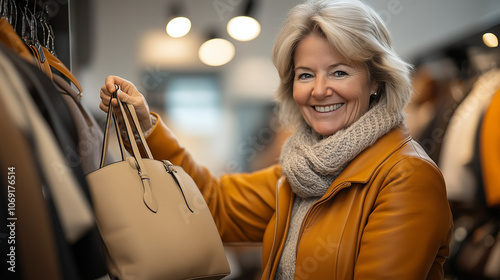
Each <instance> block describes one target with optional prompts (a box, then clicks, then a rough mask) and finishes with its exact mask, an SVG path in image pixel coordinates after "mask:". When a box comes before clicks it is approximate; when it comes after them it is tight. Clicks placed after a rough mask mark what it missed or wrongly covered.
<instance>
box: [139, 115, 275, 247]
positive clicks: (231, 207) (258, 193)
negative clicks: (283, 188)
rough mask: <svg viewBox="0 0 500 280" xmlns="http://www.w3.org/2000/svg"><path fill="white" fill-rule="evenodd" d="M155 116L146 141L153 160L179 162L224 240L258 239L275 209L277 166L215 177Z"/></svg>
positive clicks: (260, 238) (260, 237)
mask: <svg viewBox="0 0 500 280" xmlns="http://www.w3.org/2000/svg"><path fill="white" fill-rule="evenodd" d="M152 114H154V115H155V116H156V117H157V119H158V120H157V122H156V124H155V126H154V128H153V130H152V131H151V133H150V134H149V135H148V136H147V138H146V141H147V143H148V146H149V148H150V149H151V152H152V154H153V157H154V158H155V159H157V160H163V159H167V160H169V161H170V162H172V163H173V164H174V165H178V166H181V167H182V168H183V169H184V170H185V171H186V173H188V174H189V175H190V176H191V177H192V178H193V180H194V181H195V183H196V184H197V186H198V188H199V189H200V191H201V193H202V194H203V197H204V198H205V201H206V202H207V204H208V207H209V209H210V212H211V213H212V216H213V217H214V220H215V223H216V225H217V228H218V230H219V233H220V235H221V238H222V240H223V241H224V242H262V238H263V235H264V231H265V229H266V227H267V224H268V222H269V220H270V219H271V216H272V215H273V214H274V210H275V195H276V194H275V190H276V183H277V181H278V178H279V176H280V174H281V168H280V167H279V166H271V167H269V168H267V169H264V170H262V171H258V172H254V173H250V174H231V175H229V174H228V175H223V176H222V177H220V178H217V177H215V176H214V175H213V174H212V173H211V172H210V171H209V170H208V169H207V168H205V167H203V166H200V165H198V164H196V163H195V162H194V160H193V158H192V157H191V156H190V155H189V153H188V152H187V151H186V149H185V148H184V147H183V146H182V145H181V144H180V143H179V142H178V140H177V138H176V137H175V135H174V134H173V133H172V132H171V131H170V130H169V129H168V127H167V126H166V125H165V123H163V121H162V120H161V118H160V117H159V116H158V115H157V114H155V113H152Z"/></svg>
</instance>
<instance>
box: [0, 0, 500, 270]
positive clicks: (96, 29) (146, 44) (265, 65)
mask: <svg viewBox="0 0 500 280" xmlns="http://www.w3.org/2000/svg"><path fill="white" fill-rule="evenodd" d="M1 2H3V1H1ZM19 2H22V1H19ZM32 2H33V1H32ZM32 2H31V3H32ZM38 2H40V3H43V4H44V7H45V8H46V11H47V14H48V18H49V23H50V24H51V25H52V27H53V28H54V32H55V39H56V41H55V43H56V44H55V50H56V54H57V55H58V57H59V58H60V59H61V61H63V62H64V63H65V64H66V66H67V67H68V68H70V69H71V72H72V73H73V74H74V75H75V77H76V78H77V79H78V80H79V82H80V83H81V86H82V88H83V95H82V102H83V104H84V105H85V106H86V108H87V109H88V110H89V111H90V112H91V113H92V115H93V116H94V117H95V119H96V120H97V122H98V123H99V124H100V125H104V119H105V117H106V115H105V114H104V113H103V112H102V111H100V110H99V108H98V104H99V102H100V98H99V91H100V88H101V86H103V84H104V80H105V78H106V76H108V75H118V76H121V77H123V78H125V79H127V80H130V81H131V82H133V83H134V84H135V85H136V86H137V88H138V89H139V90H140V91H141V92H142V93H143V94H144V95H145V97H146V99H147V100H148V102H149V105H150V109H151V110H152V111H155V112H157V113H159V114H160V115H161V116H162V117H163V118H164V120H165V122H166V123H167V124H168V125H169V127H170V128H171V129H172V131H174V133H175V134H176V135H177V136H178V138H179V139H180V141H181V142H182V143H183V145H184V146H185V147H186V148H187V149H188V150H189V151H190V153H191V154H192V155H193V156H194V158H195V159H196V160H197V161H198V162H199V163H201V164H203V165H205V166H207V167H208V168H209V169H210V170H211V171H212V172H214V173H215V174H224V173H228V172H247V171H253V170H256V169H259V168H262V167H265V166H267V165H270V164H273V163H276V162H278V159H279V152H280V146H281V144H282V142H283V141H284V140H285V139H286V137H287V135H289V133H290V132H289V131H287V130H284V129H283V128H282V127H281V126H280V124H279V121H278V119H277V117H276V106H275V103H274V91H275V89H276V88H277V85H278V75H277V72H276V70H275V68H274V66H273V64H272V62H271V49H272V46H273V42H274V37H275V36H276V34H277V32H278V30H279V29H280V26H281V24H282V22H283V20H284V18H285V17H286V15H287V12H288V11H289V10H290V9H291V8H292V7H293V6H295V5H296V4H298V3H300V2H302V1H298V0H182V1H181V0H161V1H160V0H141V1H137V0H103V1H97V0H41V1H38ZM366 2H368V3H369V4H370V5H372V6H373V7H374V8H375V9H376V10H377V11H379V12H380V14H381V16H382V18H383V19H384V20H385V22H386V23H387V26H388V28H389V30H390V32H391V35H392V39H393V45H394V48H395V49H396V51H397V52H398V53H399V54H400V55H401V56H402V57H404V58H405V59H406V60H407V61H409V62H410V63H412V64H413V65H415V72H414V88H415V92H416V93H417V94H415V95H414V99H413V100H412V103H411V104H410V106H409V107H408V110H407V113H408V118H407V123H408V125H409V128H410V131H411V133H412V135H413V137H414V138H415V139H416V140H417V141H419V142H420V144H421V145H422V146H423V148H424V149H425V150H426V151H427V152H428V153H429V155H430V156H431V157H432V159H433V160H435V162H436V163H437V164H438V165H439V166H440V167H441V168H442V170H443V174H444V175H445V179H446V180H447V184H448V187H449V190H448V192H449V197H450V202H451V204H452V207H453V210H454V214H455V224H456V228H455V232H454V236H453V239H452V247H451V250H452V251H451V254H452V260H451V261H450V262H449V263H450V264H449V265H448V266H447V267H446V272H447V275H448V276H447V278H448V279H449V280H452V279H500V268H499V267H500V266H499V265H498V264H499V263H500V241H499V240H500V234H499V228H500V225H499V216H498V207H500V191H499V190H498V189H500V187H499V185H498V183H497V184H496V185H494V186H492V185H491V184H490V185H488V183H487V182H489V181H491V180H492V179H491V178H498V175H495V174H493V175H491V174H492V173H496V172H495V167H496V166H498V167H499V168H500V163H499V162H500V148H499V146H500V142H496V143H495V142H493V143H491V141H490V142H488V143H486V144H488V145H493V147H492V148H491V149H490V150H488V151H490V152H488V151H487V152H482V150H481V149H482V147H481V146H480V145H481V143H482V142H481V141H482V140H481V139H479V138H478V135H479V134H481V131H480V129H479V127H480V126H481V120H482V117H483V116H484V112H486V111H487V110H488V108H489V105H490V104H492V100H499V99H500V97H499V95H500V93H497V94H496V95H495V93H496V92H497V90H498V89H500V76H499V75H495V74H496V73H492V71H495V70H496V69H498V65H499V64H498V63H500V49H499V48H498V39H497V37H498V36H500V1H498V0H480V1H470V0H366ZM35 6H36V5H35ZM179 16H182V17H186V18H188V19H189V20H190V24H191V25H190V29H189V31H188V33H187V34H186V35H184V36H181V37H174V36H177V35H169V34H167V32H166V26H167V23H168V22H169V21H170V20H171V19H173V18H175V17H179ZM237 16H250V17H252V18H254V19H255V20H256V21H257V22H258V24H259V27H260V30H259V31H260V32H259V33H258V34H257V35H256V37H255V38H253V39H249V40H246V41H240V40H237V39H234V38H233V37H232V36H231V35H229V34H228V30H227V24H228V22H229V21H230V20H231V19H232V18H234V17H237ZM485 34H486V35H485ZM214 38H221V39H225V40H226V43H228V44H229V45H230V46H229V47H228V49H227V50H224V51H222V53H221V54H220V55H222V56H224V55H226V56H228V61H227V62H225V63H224V62H221V63H218V62H215V63H214V64H216V66H210V65H209V64H210V63H209V62H207V61H205V60H204V61H205V62H202V59H201V58H200V56H199V52H200V47H201V46H202V44H204V43H205V42H206V41H207V40H210V39H214ZM221 48H222V47H217V49H219V50H220V49H221ZM233 52H234V53H233ZM207 63H208V64H207ZM218 64H220V65H218ZM488 74H489V76H488ZM489 77H493V78H491V79H494V81H492V80H491V79H490V80H487V81H486V82H484V79H487V78H489ZM481 79H483V80H481ZM496 80H499V82H498V83H496ZM478 81H479V82H478ZM485 83H489V84H488V85H487V86H488V88H487V89H486V91H487V90H489V92H487V93H475V94H476V96H475V97H474V96H472V97H474V98H469V100H467V97H470V96H468V94H469V93H474V92H477V91H479V90H480V89H478V87H480V86H481V85H484V84H485ZM484 86H485V87H486V85H484ZM489 88H493V91H492V90H491V89H489ZM483 90H484V89H483ZM491 91H492V92H491ZM463 101H467V102H463ZM498 102H499V101H496V103H498ZM460 105H462V107H466V108H465V109H463V108H462V109H461V111H460V112H462V113H463V114H465V115H462V116H461V119H460V120H453V116H455V115H454V113H455V112H456V110H457V108H461V107H460ZM465 105H468V106H465ZM467 108H469V109H470V108H474V109H470V110H468V109H467ZM497 108H498V106H497ZM471 111H474V112H471ZM497 115H498V114H497ZM455 119H457V117H455ZM464 120H466V121H464ZM452 121H453V123H455V125H454V126H453V128H455V130H457V129H456V128H457V127H459V128H463V130H462V131H461V133H459V134H458V135H459V136H460V137H459V139H458V140H456V141H458V142H459V144H456V143H454V144H450V143H449V142H451V141H452V140H450V139H451V138H452V136H453V135H452V136H449V137H448V139H446V134H447V133H448V134H452V133H450V130H449V129H448V128H449V124H450V123H452ZM461 121H462V122H461ZM467 121H469V122H467ZM464 122H465V123H464ZM471 122H472V125H471V124H470V123H471ZM493 130H494V131H493ZM493 130H490V133H491V134H492V135H493V136H491V137H498V135H499V134H500V132H499V130H500V128H499V127H498V126H497V127H496V129H495V128H494V129H493ZM454 135H457V133H456V132H455V134H454ZM488 135H490V134H488ZM466 139H470V141H469V142H468V141H467V140H466ZM489 139H497V140H499V141H500V139H499V138H489ZM486 144H485V145H486ZM495 153H496V156H494V158H493V159H488V160H489V161H487V162H490V163H491V164H488V165H487V166H485V165H484V162H485V160H484V159H482V158H481V155H482V154H493V155H495ZM483 169H484V170H485V169H488V171H484V170H483ZM491 170H493V171H491ZM496 170H498V169H496ZM485 172H489V173H488V174H487V175H484V173H485ZM484 176H489V177H488V178H486V177H484ZM495 176H496V177H495ZM497 182H498V181H497ZM492 193H493V195H491V194H492ZM491 220H494V222H493V224H491V223H490V224H487V222H490V221H491ZM485 225H486V226H485ZM477 229H482V231H481V233H482V234H480V233H477V232H476V234H475V235H474V236H473V237H474V238H476V239H477V242H476V243H473V244H472V245H471V244H467V246H468V247H467V246H466V247H465V248H464V246H461V245H462V244H464V240H472V239H473V237H472V233H473V232H474V231H475V230H477ZM423 230H425V229H423ZM488 237H489V238H488ZM259 250H260V247H259V246H258V245H257V246H255V247H248V246H246V247H243V248H239V247H228V249H227V254H228V256H229V258H230V261H231V265H232V270H233V273H232V275H231V276H229V277H228V278H227V279H259V269H260V251H259ZM468 250H470V251H468ZM468 252H470V253H468ZM475 254H476V255H475ZM457 267H458V268H457ZM460 268H462V269H464V270H466V271H467V272H464V271H460Z"/></svg>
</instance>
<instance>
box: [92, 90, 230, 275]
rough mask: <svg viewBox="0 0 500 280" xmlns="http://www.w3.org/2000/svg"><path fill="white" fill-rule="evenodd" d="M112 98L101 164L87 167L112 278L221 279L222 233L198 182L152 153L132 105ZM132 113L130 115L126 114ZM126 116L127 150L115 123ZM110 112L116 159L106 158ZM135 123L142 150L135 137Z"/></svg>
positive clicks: (223, 267)
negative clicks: (116, 109) (90, 169)
mask: <svg viewBox="0 0 500 280" xmlns="http://www.w3.org/2000/svg"><path fill="white" fill-rule="evenodd" d="M113 99H116V100H117V101H118V105H119V109H120V114H115V113H114V112H113V111H114V109H113V107H112V104H111V101H110V107H109V108H110V109H109V111H108V116H107V121H106V128H105V131H104V143H103V151H102V156H101V157H102V159H101V168H100V169H98V170H96V171H94V172H91V173H90V174H88V175H87V179H88V182H89V186H90V191H91V196H92V200H93V204H94V212H95V217H96V220H97V225H98V228H99V232H100V233H101V235H102V240H103V243H104V245H105V249H106V252H107V264H108V268H109V274H110V276H111V277H112V278H113V279H116V278H118V279H140V280H153V279H168V280H172V279H221V278H223V277H224V276H226V275H228V274H229V273H230V269H229V264H228V262H227V259H226V255H225V252H224V248H223V245H222V241H221V239H220V236H219V233H218V231H217V228H216V226H215V223H214V220H213V218H212V216H211V214H210V212H209V209H208V206H207V205H206V203H205V200H204V199H203V196H202V195H201V193H200V191H199V190H198V187H197V186H196V184H195V183H194V181H193V180H192V178H191V177H190V176H189V175H188V174H187V173H186V172H185V171H184V170H183V169H182V168H181V167H179V166H174V165H173V164H171V163H170V162H169V161H166V160H164V161H158V160H154V159H153V157H152V156H151V151H150V150H149V148H148V146H147V143H146V141H145V140H144V136H143V133H142V132H141V128H140V126H139V122H138V120H137V116H136V114H135V110H134V107H133V106H131V105H129V104H123V103H122V102H121V101H120V100H119V99H118V98H117V97H116V92H115V93H113V96H112V98H111V100H113ZM125 110H127V111H128V113H129V114H130V115H131V119H132V122H130V121H129V120H128V119H129V117H127V114H126V113H127V112H126V111H125ZM118 115H121V116H120V121H121V122H123V123H124V124H125V128H126V132H127V136H128V139H132V141H129V142H130V147H131V152H130V153H131V156H129V154H130V153H127V152H125V149H124V144H123V139H122V137H121V135H120V132H119V129H118V119H117V118H118ZM111 119H114V121H115V128H116V130H115V132H116V134H117V138H118V142H119V145H120V149H121V154H122V160H121V161H118V162H115V163H112V164H109V165H106V166H104V162H105V157H106V152H107V149H108V139H109V134H110V123H111ZM131 123H132V125H134V128H135V130H136V132H137V133H138V136H139V138H140V143H142V149H143V153H145V154H146V156H145V158H142V157H141V154H140V151H139V146H138V144H137V143H136V141H134V139H135V137H134V133H133V130H132V127H131Z"/></svg>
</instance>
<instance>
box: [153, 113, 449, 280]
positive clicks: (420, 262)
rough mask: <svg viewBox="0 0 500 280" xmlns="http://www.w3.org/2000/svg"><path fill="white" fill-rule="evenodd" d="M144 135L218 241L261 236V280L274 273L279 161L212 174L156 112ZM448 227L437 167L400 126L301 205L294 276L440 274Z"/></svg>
mask: <svg viewBox="0 0 500 280" xmlns="http://www.w3.org/2000/svg"><path fill="white" fill-rule="evenodd" d="M157 117H158V116H157ZM147 142H148V145H149V146H150V148H151V150H152V153H153V155H154V157H155V158H156V159H168V160H170V161H171V162H172V163H174V164H176V165H180V166H182V167H183V168H184V169H185V170H186V172H187V173H188V174H190V175H191V176H192V177H193V179H194V180H195V182H196V183H197V184H198V186H199V188H200V190H201V192H202V193H203V196H204V198H205V200H206V201H207V204H208V206H209V208H210V211H211V212H212V215H213V217H214V220H215V222H216V224H217V227H218V229H219V232H220V235H221V237H222V239H223V241H224V242H262V246H263V257H262V265H263V268H264V271H263V275H262V279H274V276H275V273H276V268H277V265H278V262H279V259H280V256H281V253H282V250H283V247H284V244H285V240H286V236H287V232H288V227H289V224H290V216H291V210H292V205H293V200H294V195H293V193H292V191H291V189H290V186H289V184H288V182H287V180H286V178H285V177H284V175H283V174H282V172H281V168H280V166H278V165H275V166H271V167H269V168H267V169H264V170H262V171H258V172H255V173H250V174H228V175H224V176H222V177H220V178H218V177H215V176H214V175H213V174H211V173H210V171H208V170H207V169H206V168H204V167H201V166H199V165H197V164H196V163H195V162H194V161H193V159H192V158H191V157H190V155H189V154H188V153H187V152H186V151H185V149H184V148H183V147H182V146H181V145H180V144H179V143H178V141H177V140H176V138H175V136H174V135H173V134H172V133H171V132H170V131H169V129H168V128H167V127H166V126H165V124H164V123H163V122H162V121H161V119H160V118H159V117H158V122H157V123H156V125H155V127H154V129H153V131H152V132H151V133H150V135H149V136H148V137H147ZM451 229H452V216H451V212H450V208H449V205H448V201H447V198H446V190H445V182H444V180H443V177H442V175H441V172H440V171H439V169H438V168H437V166H436V165H435V164H434V162H432V160H431V159H430V158H429V157H428V156H427V154H426V153H425V152H424V151H423V150H422V148H421V147H420V146H419V145H418V144H417V143H416V142H415V141H413V140H412V138H411V136H410V135H409V132H408V129H407V128H406V126H401V127H399V128H396V129H394V130H393V131H391V132H389V133H388V134H386V135H385V136H383V137H382V138H380V139H379V140H378V141H377V142H376V143H375V144H374V145H373V146H372V147H369V148H367V149H366V150H365V151H363V152H362V153H361V154H359V155H358V157H357V158H356V159H354V160H353V161H352V162H351V163H350V164H349V165H348V166H347V167H346V168H345V170H344V171H343V172H342V173H341V174H340V175H339V176H338V178H337V179H336V180H335V181H334V182H333V183H332V185H331V186H330V188H329V189H328V190H327V192H326V193H325V194H324V195H323V197H322V198H321V199H319V200H318V201H317V202H316V203H315V204H314V205H313V206H312V207H311V209H310V210H309V211H308V213H307V214H306V216H305V218H304V222H303V224H302V226H301V229H300V232H299V242H298V244H297V262H296V269H295V279H313V280H318V279H338V280H346V279H370V280H373V279H394V280H402V279H404V280H409V279H443V278H444V276H443V263H444V261H445V259H446V257H447V256H448V253H449V247H448V245H449V242H450V238H451Z"/></svg>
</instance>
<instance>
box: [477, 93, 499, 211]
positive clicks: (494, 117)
mask: <svg viewBox="0 0 500 280" xmlns="http://www.w3.org/2000/svg"><path fill="white" fill-rule="evenodd" d="M499 121H500V89H499V90H498V91H497V92H496V94H495V96H494V97H493V99H492V100H491V103H490V105H489V107H488V109H487V110H486V112H485V114H484V117H483V122H482V125H481V131H480V139H479V141H480V158H481V170H482V175H483V184H484V192H485V197H486V202H487V204H488V206H490V207H499V206H500V188H499V187H498V186H499V182H500V172H499V171H500V125H499Z"/></svg>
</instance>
